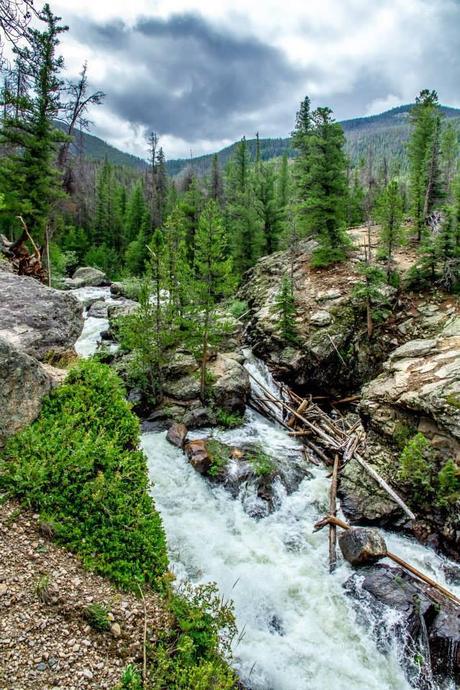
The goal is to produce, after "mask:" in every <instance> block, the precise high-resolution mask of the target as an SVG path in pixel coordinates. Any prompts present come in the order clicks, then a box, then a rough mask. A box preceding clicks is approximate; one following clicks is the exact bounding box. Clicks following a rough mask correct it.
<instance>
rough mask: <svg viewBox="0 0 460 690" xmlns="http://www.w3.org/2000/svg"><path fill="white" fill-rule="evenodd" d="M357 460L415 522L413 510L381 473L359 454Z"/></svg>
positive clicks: (356, 455) (356, 456) (356, 454)
mask: <svg viewBox="0 0 460 690" xmlns="http://www.w3.org/2000/svg"><path fill="white" fill-rule="evenodd" d="M355 460H356V461H357V462H359V464H360V465H361V467H362V468H363V469H364V470H365V471H366V472H367V473H368V474H369V475H370V476H371V477H372V478H373V479H374V480H375V481H376V482H377V484H378V485H379V486H381V487H382V489H383V490H384V491H386V493H387V494H388V495H389V496H390V497H391V498H392V499H393V501H394V502H395V503H396V504H397V505H398V506H399V507H400V508H401V509H402V510H403V511H404V512H405V513H406V515H407V516H408V517H409V518H410V519H411V520H415V515H414V513H413V512H412V510H411V509H410V508H409V507H408V506H407V505H406V504H405V503H404V501H403V500H402V498H401V497H400V496H399V495H398V494H397V493H396V491H395V490H394V489H392V488H391V486H390V485H389V484H388V483H387V482H386V481H385V480H384V479H383V477H381V476H380V475H379V473H378V472H377V471H376V470H375V469H374V468H373V467H371V466H370V465H369V464H368V463H367V462H366V461H365V460H364V458H362V457H361V456H360V455H359V453H355Z"/></svg>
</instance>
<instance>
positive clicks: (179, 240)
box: [163, 205, 192, 316]
mask: <svg viewBox="0 0 460 690" xmlns="http://www.w3.org/2000/svg"><path fill="white" fill-rule="evenodd" d="M163 232H164V242H165V246H166V259H165V260H166V289H167V290H168V293H169V295H170V301H171V303H172V304H173V305H174V307H175V309H176V311H177V313H178V315H179V316H183V315H184V308H185V305H186V304H188V302H189V301H190V297H191V296H190V290H189V289H188V282H189V281H190V276H191V275H192V269H191V268H190V265H189V263H188V251H187V223H186V218H185V216H184V213H183V211H182V209H181V207H180V205H177V206H176V207H175V208H174V210H173V211H172V213H171V214H170V215H169V216H168V218H167V219H166V222H165V225H164V230H163Z"/></svg>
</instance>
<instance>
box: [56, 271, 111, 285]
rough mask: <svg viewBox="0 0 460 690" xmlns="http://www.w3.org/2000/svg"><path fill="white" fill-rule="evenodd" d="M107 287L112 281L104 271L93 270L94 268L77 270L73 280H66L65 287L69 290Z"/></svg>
mask: <svg viewBox="0 0 460 690" xmlns="http://www.w3.org/2000/svg"><path fill="white" fill-rule="evenodd" d="M105 285H110V280H108V278H107V276H106V274H105V273H104V271H100V270H99V269H98V268H93V267H92V266H81V267H80V268H77V270H76V271H75V273H74V274H73V276H72V278H70V279H69V278H67V279H66V280H65V286H66V287H67V288H69V289H70V288H81V287H103V286H105Z"/></svg>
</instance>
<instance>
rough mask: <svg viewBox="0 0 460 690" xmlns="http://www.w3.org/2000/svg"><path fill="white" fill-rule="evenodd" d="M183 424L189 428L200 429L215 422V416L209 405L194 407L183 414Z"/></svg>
mask: <svg viewBox="0 0 460 690" xmlns="http://www.w3.org/2000/svg"><path fill="white" fill-rule="evenodd" d="M184 424H185V425H186V426H187V427H188V428H189V429H202V428H203V427H206V426H213V425H214V424H216V416H215V414H214V413H213V411H212V410H211V409H210V408H209V407H195V408H193V409H191V410H189V411H188V412H186V414H185V415H184Z"/></svg>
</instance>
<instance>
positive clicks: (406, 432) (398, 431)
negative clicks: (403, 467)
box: [393, 422, 417, 450]
mask: <svg viewBox="0 0 460 690" xmlns="http://www.w3.org/2000/svg"><path fill="white" fill-rule="evenodd" d="M416 433H417V431H416V429H415V428H414V427H412V426H409V425H408V424H405V423H404V422H396V424H395V428H394V431H393V441H394V442H395V443H396V445H397V446H398V448H401V450H402V449H403V448H404V446H405V445H406V444H407V443H408V442H409V441H410V440H411V438H413V436H415V434H416Z"/></svg>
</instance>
